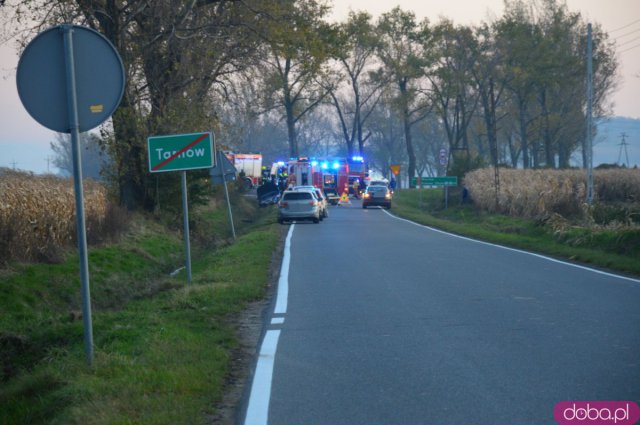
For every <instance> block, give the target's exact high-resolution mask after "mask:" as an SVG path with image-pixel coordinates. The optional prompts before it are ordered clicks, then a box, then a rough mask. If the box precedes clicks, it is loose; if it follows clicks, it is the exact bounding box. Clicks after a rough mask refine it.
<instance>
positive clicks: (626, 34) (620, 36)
mask: <svg viewBox="0 0 640 425" xmlns="http://www.w3.org/2000/svg"><path fill="white" fill-rule="evenodd" d="M637 32H640V28H638V29H637V30H633V31H631V32H627V33H625V34H622V35H619V36H617V37H616V38H614V40H615V41H618V40H620V39H621V38H624V37H626V36H628V35H631V34H635V33H637Z"/></svg>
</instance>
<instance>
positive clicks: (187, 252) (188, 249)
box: [181, 171, 191, 284]
mask: <svg viewBox="0 0 640 425" xmlns="http://www.w3.org/2000/svg"><path fill="white" fill-rule="evenodd" d="M181 175H182V217H183V219H182V221H183V224H184V230H183V232H184V252H185V267H186V268H187V283H188V284H191V244H190V243H189V202H188V201H187V172H186V171H182V173H181Z"/></svg>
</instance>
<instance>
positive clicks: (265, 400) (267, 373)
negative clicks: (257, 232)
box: [244, 224, 295, 425]
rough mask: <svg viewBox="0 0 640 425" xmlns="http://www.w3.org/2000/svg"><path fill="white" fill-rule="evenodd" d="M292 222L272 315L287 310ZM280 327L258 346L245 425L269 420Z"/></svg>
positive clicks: (274, 321)
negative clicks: (256, 362)
mask: <svg viewBox="0 0 640 425" xmlns="http://www.w3.org/2000/svg"><path fill="white" fill-rule="evenodd" d="M294 227H295V224H292V225H291V227H289V233H288V234H287V239H286V240H285V243H284V253H283V256H282V266H281V267H280V279H279V280H278V294H277V298H276V306H275V310H274V314H285V313H286V312H287V302H288V298H289V264H290V263H291V237H292V235H293V229H294ZM283 323H284V317H274V318H272V319H271V324H272V325H279V324H283ZM279 338H280V331H279V330H269V331H267V333H266V334H265V335H264V339H263V340H262V345H261V346H260V356H259V357H258V364H257V366H256V372H255V374H254V376H253V383H252V384H251V394H250V395H249V405H248V407H247V416H246V417H245V419H244V424H245V425H267V422H268V420H269V401H270V400H271V383H272V380H273V366H274V364H275V360H276V351H277V349H278V339H279Z"/></svg>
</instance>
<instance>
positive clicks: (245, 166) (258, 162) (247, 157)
mask: <svg viewBox="0 0 640 425" xmlns="http://www.w3.org/2000/svg"><path fill="white" fill-rule="evenodd" d="M224 154H225V155H226V157H227V158H229V161H231V163H232V164H233V165H234V166H235V167H236V170H237V171H238V173H244V179H245V183H246V185H247V187H248V188H252V187H255V186H258V185H260V184H261V183H262V155H261V154H259V153H233V152H225V153H224Z"/></svg>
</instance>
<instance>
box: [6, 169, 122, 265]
mask: <svg viewBox="0 0 640 425" xmlns="http://www.w3.org/2000/svg"><path fill="white" fill-rule="evenodd" d="M83 190H84V207H85V220H86V228H87V237H89V238H92V240H93V241H96V240H97V239H100V238H102V237H104V236H105V226H107V224H108V223H107V222H108V219H109V218H110V214H111V213H113V211H111V209H110V206H109V204H108V202H107V195H106V190H105V188H104V187H103V186H102V185H100V184H98V183H96V182H93V181H90V180H87V181H85V183H84V186H83ZM75 217H76V209H75V195H74V188H73V181H72V180H71V179H63V178H58V177H55V176H36V175H33V174H30V173H23V172H13V171H10V170H7V169H2V170H0V259H1V260H0V262H2V261H4V262H7V261H11V260H22V261H46V262H55V261H60V260H61V258H62V254H63V251H64V249H65V248H67V247H69V246H73V245H74V244H75V241H76V237H75V235H76V218H75Z"/></svg>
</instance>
